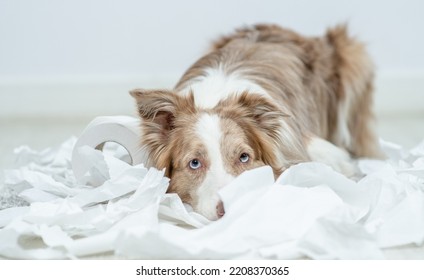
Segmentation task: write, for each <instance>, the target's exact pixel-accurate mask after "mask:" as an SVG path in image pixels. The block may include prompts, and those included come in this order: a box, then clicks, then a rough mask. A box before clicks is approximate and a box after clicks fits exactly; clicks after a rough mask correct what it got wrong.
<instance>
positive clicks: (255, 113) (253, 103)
mask: <svg viewBox="0 0 424 280" xmlns="http://www.w3.org/2000/svg"><path fill="white" fill-rule="evenodd" d="M217 107H218V108H221V110H222V111H225V115H227V116H229V117H231V118H233V119H234V118H236V117H240V116H241V117H244V118H249V119H251V120H253V121H254V123H255V124H256V125H257V126H258V127H259V128H261V129H263V130H265V131H267V132H271V131H276V130H278V128H279V127H280V120H281V117H289V116H288V115H287V114H284V113H283V112H282V111H281V110H280V109H279V108H278V107H277V106H276V105H274V104H273V103H272V102H271V101H270V100H268V99H267V98H265V97H263V96H261V95H259V94H249V93H247V92H244V93H242V94H239V95H235V96H232V97H230V98H228V99H226V100H224V101H221V102H220V103H219V104H218V105H217Z"/></svg>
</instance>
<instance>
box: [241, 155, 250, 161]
mask: <svg viewBox="0 0 424 280" xmlns="http://www.w3.org/2000/svg"><path fill="white" fill-rule="evenodd" d="M248 161H249V155H248V154H246V153H242V154H241V155H240V162H241V163H246V162H248Z"/></svg>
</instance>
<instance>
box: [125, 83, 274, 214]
mask: <svg viewBox="0 0 424 280" xmlns="http://www.w3.org/2000/svg"><path fill="white" fill-rule="evenodd" d="M131 94H132V95H133V96H134V97H135V98H136V99H137V104H138V109H139V113H140V116H141V117H142V132H143V138H142V144H143V145H144V146H146V148H147V150H148V151H149V153H150V158H151V159H152V164H153V165H154V166H156V167H157V168H166V175H167V176H168V177H170V179H171V181H170V186H169V189H168V192H175V193H177V194H178V195H179V196H180V197H181V199H182V201H183V202H186V203H188V204H190V205H191V206H192V207H193V209H194V210H195V211H196V212H198V213H200V214H202V215H204V216H205V217H207V218H208V219H210V220H216V219H218V218H219V217H220V216H222V215H223V208H222V204H221V202H220V198H219V196H218V191H219V190H220V189H221V188H223V187H225V186H226V185H227V184H228V183H230V182H231V181H232V180H233V179H234V178H235V177H236V176H238V175H240V174H241V173H242V172H243V171H245V170H249V169H252V168H255V167H259V166H262V165H265V164H270V165H272V163H273V162H272V158H270V157H271V154H273V153H274V152H273V151H272V148H271V147H272V143H271V142H272V140H271V139H270V137H269V135H268V134H272V133H275V134H278V133H277V132H272V131H269V129H270V128H276V127H275V125H273V126H274V127H267V120H268V119H269V118H275V117H276V116H275V115H274V114H275V113H272V112H271V111H272V110H274V109H275V108H274V107H273V106H272V105H269V104H267V103H266V104H261V103H258V102H265V100H264V99H263V98H262V97H252V98H251V99H249V97H248V96H247V95H243V97H241V98H238V97H234V98H230V99H228V100H226V101H224V102H220V103H219V104H218V105H217V106H216V107H215V108H213V109H200V108H196V106H195V103H194V99H193V96H192V95H190V96H188V97H181V96H178V95H176V94H174V93H171V92H164V91H144V90H134V91H132V92H131ZM243 98H244V99H243ZM247 101H249V102H247ZM257 103H258V104H257ZM264 105H266V106H270V107H269V108H266V107H263V106H264ZM261 106H262V107H261ZM265 112H266V113H265ZM262 115H263V116H262ZM261 117H264V118H266V119H261ZM274 121H275V120H274ZM266 129H267V130H266ZM267 133H268V134H267Z"/></svg>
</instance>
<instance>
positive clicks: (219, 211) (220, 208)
mask: <svg viewBox="0 0 424 280" xmlns="http://www.w3.org/2000/svg"><path fill="white" fill-rule="evenodd" d="M224 214H225V210H224V204H223V203H222V201H219V202H218V205H216V215H218V219H219V218H222V216H224Z"/></svg>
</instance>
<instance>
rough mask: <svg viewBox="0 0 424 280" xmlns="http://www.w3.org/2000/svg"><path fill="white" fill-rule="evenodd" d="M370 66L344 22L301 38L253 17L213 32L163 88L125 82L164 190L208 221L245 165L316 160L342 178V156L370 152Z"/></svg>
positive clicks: (347, 161)
mask: <svg viewBox="0 0 424 280" xmlns="http://www.w3.org/2000/svg"><path fill="white" fill-rule="evenodd" d="M372 82H373V65H372V63H371V61H370V59H369V56H368V55H367V53H366V51H365V48H364V46H363V44H361V43H360V42H358V41H356V40H355V39H353V38H351V37H349V36H348V34H347V31H346V27H345V26H336V27H334V28H330V29H328V30H327V32H326V34H325V35H324V36H322V37H305V36H302V35H299V34H297V33H295V32H293V31H291V30H287V29H284V28H281V27H279V26H276V25H256V26H253V27H250V28H244V29H240V30H237V31H236V32H234V33H233V34H231V35H229V36H225V37H222V38H220V39H218V40H217V41H216V42H215V43H214V44H213V46H212V48H211V50H210V51H209V52H208V53H207V54H206V55H205V56H203V57H202V58H200V59H199V60H198V61H197V62H195V63H194V64H193V66H191V67H190V68H189V69H188V70H187V71H186V73H185V74H184V75H183V76H182V78H181V79H180V81H179V82H178V83H177V85H176V86H175V88H174V89H172V90H162V89H161V90H146V89H135V90H132V91H131V95H132V96H133V97H134V98H135V100H136V103H137V109H138V113H139V115H140V118H141V132H142V138H141V148H143V149H145V150H146V151H147V153H148V155H149V156H148V157H149V161H150V162H149V165H152V166H155V167H156V168H159V169H163V168H165V169H166V176H168V177H169V178H171V181H170V186H169V189H168V192H175V193H177V194H178V195H179V196H180V197H181V199H182V201H183V202H185V203H188V204H190V205H191V206H192V207H193V209H194V210H195V211H196V212H198V213H200V214H202V215H204V216H205V217H207V218H208V219H210V220H216V219H218V218H220V217H221V216H222V215H224V209H223V206H222V203H221V202H220V198H219V196H218V194H217V192H218V190H219V189H220V188H222V187H224V186H225V185H226V184H228V183H229V182H230V181H231V180H233V179H234V178H235V177H236V176H238V175H239V174H241V173H242V172H243V171H245V170H249V169H252V168H255V167H259V166H263V165H269V166H271V167H272V169H273V171H274V175H275V177H277V176H279V175H280V174H281V173H282V172H284V170H285V169H287V168H288V167H290V166H291V165H293V164H297V163H300V162H307V161H318V162H323V163H325V164H328V165H329V166H331V167H332V168H333V169H334V170H336V171H338V172H341V173H343V174H345V175H346V176H352V175H354V174H355V172H356V169H355V165H354V164H353V163H352V161H351V159H352V158H357V157H380V156H381V154H380V151H379V145H378V141H377V138H376V136H375V135H374V131H373V126H372V123H373V119H374V117H373V113H372V110H371V107H372Z"/></svg>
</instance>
